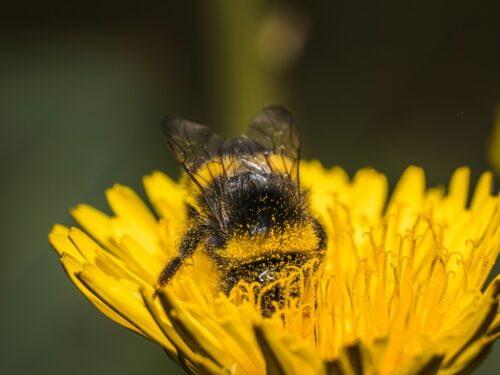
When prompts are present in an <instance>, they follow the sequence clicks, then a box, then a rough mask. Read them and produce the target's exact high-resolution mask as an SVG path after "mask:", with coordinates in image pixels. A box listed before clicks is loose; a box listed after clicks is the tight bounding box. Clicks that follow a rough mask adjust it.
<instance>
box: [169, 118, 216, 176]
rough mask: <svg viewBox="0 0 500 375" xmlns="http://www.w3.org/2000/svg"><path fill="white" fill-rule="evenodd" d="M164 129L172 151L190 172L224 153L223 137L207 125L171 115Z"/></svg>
mask: <svg viewBox="0 0 500 375" xmlns="http://www.w3.org/2000/svg"><path fill="white" fill-rule="evenodd" d="M162 130H163V134H164V136H165V139H166V141H167V145H168V147H169V149H170V152H171V153H172V155H173V156H174V157H175V158H176V159H177V161H178V162H179V163H180V164H181V165H182V167H183V168H184V169H185V170H186V172H188V173H194V172H196V170H197V169H199V168H200V167H201V166H203V165H204V164H205V163H207V162H209V161H211V160H213V159H218V158H219V157H220V155H221V153H222V143H223V140H222V138H221V137H220V136H219V135H217V134H215V133H214V132H213V130H212V129H210V128H209V127H207V126H205V125H199V124H195V123H193V122H190V121H187V120H183V119H181V118H178V117H171V116H169V117H166V118H165V119H164V120H163V122H162Z"/></svg>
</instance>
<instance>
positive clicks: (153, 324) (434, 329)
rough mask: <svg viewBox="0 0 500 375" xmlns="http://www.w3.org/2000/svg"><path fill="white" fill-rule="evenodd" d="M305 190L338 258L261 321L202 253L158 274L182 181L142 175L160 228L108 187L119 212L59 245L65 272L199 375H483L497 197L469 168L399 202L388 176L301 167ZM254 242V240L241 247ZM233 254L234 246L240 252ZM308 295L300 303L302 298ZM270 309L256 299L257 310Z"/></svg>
mask: <svg viewBox="0 0 500 375" xmlns="http://www.w3.org/2000/svg"><path fill="white" fill-rule="evenodd" d="M301 182H302V184H303V185H305V187H306V188H307V189H308V190H309V191H310V200H311V210H312V211H313V212H314V213H315V214H316V215H317V216H318V217H319V218H320V220H321V223H322V225H323V227H324V229H325V232H326V234H327V248H326V255H325V257H324V259H322V261H321V264H316V262H315V261H314V259H313V260H312V261H311V262H308V263H307V264H306V265H305V266H303V267H301V268H296V269H295V270H293V271H292V272H290V273H289V274H287V275H286V276H285V277H282V278H281V279H279V280H278V281H277V283H279V285H280V287H281V288H282V290H283V295H284V296H285V298H284V301H280V302H279V303H276V302H275V303H274V308H273V310H272V313H271V314H269V316H263V314H262V310H261V303H260V300H261V299H262V298H264V297H263V296H264V293H265V290H263V289H264V288H262V289H259V288H254V287H253V286H252V285H251V284H248V283H245V282H244V281H241V282H239V283H238V284H236V286H235V287H233V288H232V290H231V291H230V292H229V293H227V295H226V294H224V293H221V292H220V291H219V289H218V287H217V285H218V280H217V278H218V277H220V276H218V274H217V269H216V267H214V264H213V262H212V261H211V259H209V258H208V257H207V256H206V255H204V253H203V252H196V253H195V254H194V255H193V256H192V258H190V260H189V261H188V262H187V263H186V264H185V265H184V266H183V267H181V269H180V270H179V272H178V273H177V274H176V275H175V277H174V278H173V279H172V280H171V282H170V283H168V284H167V285H166V286H164V287H163V288H161V289H160V290H158V291H157V293H158V294H157V297H158V298H155V297H154V296H155V292H156V290H155V286H156V283H157V279H158V275H159V274H160V273H161V271H162V268H163V267H164V266H165V263H166V262H167V261H168V260H169V259H170V258H172V257H174V256H175V255H176V254H177V244H178V242H179V239H180V238H181V236H182V235H183V233H184V231H185V228H186V221H187V218H186V212H185V206H184V202H185V200H186V198H187V196H188V195H189V192H188V191H186V189H185V185H183V184H182V183H176V182H174V181H173V180H171V179H170V178H169V177H167V176H166V175H164V174H162V173H160V172H155V173H153V174H151V175H149V176H146V177H145V178H144V186H145V190H146V193H147V195H148V198H149V200H150V202H151V204H152V205H153V207H154V209H155V211H156V214H157V215H158V218H157V217H156V216H155V215H154V214H153V213H151V212H150V210H149V209H148V207H147V206H146V205H145V204H144V203H143V202H142V201H141V199H140V198H139V197H138V196H137V195H136V193H134V192H133V191H132V190H131V189H129V188H127V187H125V186H121V185H115V186H114V187H113V188H111V189H110V190H108V191H107V199H108V202H109V205H110V206H111V209H112V210H113V212H114V216H108V215H106V214H104V213H102V212H100V211H98V210H96V209H95V208H92V207H90V206H87V205H80V206H78V207H77V208H75V209H74V210H73V211H72V215H73V217H74V218H75V219H76V221H77V222H78V223H79V224H80V225H81V227H82V228H83V230H81V229H78V228H66V227H64V226H61V225H56V226H55V227H54V229H53V230H52V232H51V233H50V236H49V237H50V243H51V244H52V246H53V247H54V248H55V249H56V251H57V253H58V254H59V256H60V258H61V262H62V265H63V267H64V269H65V270H66V272H67V274H68V276H69V277H70V278H71V280H72V281H73V283H74V284H75V285H76V286H77V287H78V289H79V290H80V291H81V292H82V293H83V294H84V295H85V296H86V297H87V298H88V299H89V300H90V301H91V302H92V303H93V304H94V305H95V306H96V307H97V308H98V309H99V310H101V311H102V312H103V313H104V314H106V315H107V316H108V317H110V318H111V319H113V320H114V321H116V322H117V323H119V324H121V325H123V326H125V327H127V328H129V329H131V330H133V331H134V332H136V333H138V334H140V335H142V336H144V337H146V338H148V339H150V340H151V341H153V342H156V343H157V344H159V345H161V346H162V347H164V348H165V349H166V351H167V353H168V354H169V355H170V356H171V357H172V358H173V359H174V360H175V361H176V362H177V363H179V364H180V365H181V366H183V367H184V368H185V369H186V370H187V371H188V372H192V373H213V374H227V373H234V374H262V373H266V371H267V373H269V374H275V373H276V374H308V373H317V374H331V373H339V374H393V373H394V374H423V373H426V374H427V373H436V372H437V371H438V370H439V371H440V372H439V373H440V374H455V373H461V372H466V371H469V370H471V369H472V368H474V367H475V366H476V365H477V364H478V363H479V362H480V360H481V359H482V358H483V357H484V356H485V354H486V353H487V350H488V349H489V347H490V346H491V345H492V343H493V342H494V341H495V339H496V338H497V337H498V335H499V334H500V314H498V311H499V310H498V299H499V294H500V278H499V277H498V276H497V277H496V278H495V279H494V280H493V281H492V282H491V283H490V285H489V286H488V287H486V288H484V284H485V281H486V279H487V277H488V275H489V273H490V271H491V269H492V266H493V265H494V262H495V260H496V258H497V255H498V252H499V249H500V210H499V208H500V197H499V196H495V195H492V194H491V186H492V176H491V174H489V173H485V174H483V175H482V176H481V178H480V180H479V182H478V184H477V186H476V188H475V191H474V193H473V196H472V200H471V202H470V204H468V185H469V170H468V169H466V168H461V169H458V170H457V171H456V172H455V174H454V175H453V177H452V179H451V182H450V185H449V188H448V190H447V192H445V190H444V189H442V188H433V189H427V188H426V184H425V177H424V172H423V171H422V170H421V169H420V168H417V167H410V168H408V169H407V170H406V171H405V173H404V174H403V176H402V177H401V179H400V181H399V183H398V185H397V187H396V189H395V191H394V193H393V194H392V195H391V197H390V199H387V190H388V188H387V181H386V178H385V176H384V175H382V174H380V173H378V172H376V171H374V170H372V169H363V170H360V171H358V172H357V173H356V175H355V176H354V178H353V179H352V180H350V179H349V177H348V176H347V175H346V173H345V172H344V171H343V170H342V169H340V168H332V169H325V168H324V167H322V166H321V165H320V164H319V163H317V162H308V163H303V164H302V166H301ZM242 246H244V244H242ZM235 251H236V250H235ZM297 289H298V290H299V291H300V292H299V293H297V292H296V291H297ZM259 299H260V300H259Z"/></svg>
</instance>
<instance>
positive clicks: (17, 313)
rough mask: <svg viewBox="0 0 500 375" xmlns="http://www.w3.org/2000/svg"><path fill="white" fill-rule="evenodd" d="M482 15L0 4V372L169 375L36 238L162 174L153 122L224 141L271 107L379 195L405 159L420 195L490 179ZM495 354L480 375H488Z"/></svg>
mask: <svg viewBox="0 0 500 375" xmlns="http://www.w3.org/2000/svg"><path fill="white" fill-rule="evenodd" d="M497 4H498V2H497V1H483V2H476V3H473V2H470V1H453V2H449V1H404V2H402V1H384V2H370V1H365V2H359V1H352V0H345V1H317V2H314V3H313V4H311V2H306V1H286V2H285V1H262V0H261V1H257V0H253V1H217V0H206V1H193V2H188V1H186V2H182V1H176V2H174V1H170V2H168V1H165V2H163V3H162V4H142V3H141V4H140V5H139V4H138V3H137V4H135V3H134V4H132V3H127V2H116V3H112V2H107V3H101V2H93V1H85V2H82V1H77V2H72V3H71V5H70V4H69V3H66V2H64V3H63V2H51V1H48V2H43V5H42V3H40V5H38V6H37V5H35V2H23V3H11V4H9V3H4V4H3V5H2V13H1V14H0V29H1V33H0V47H1V48H0V115H1V117H0V119H1V122H0V178H1V180H0V181H1V184H0V208H1V215H0V228H1V236H0V300H1V305H0V322H1V326H2V330H1V334H0V345H1V347H0V353H1V358H0V373H2V374H33V373H36V374H69V373H71V374H74V375H77V374H122V375H126V374H165V373H171V374H177V373H181V371H180V370H179V369H178V368H177V367H175V365H173V364H172V363H171V362H170V360H169V359H168V358H167V356H166V355H165V354H164V353H163V352H162V350H161V349H160V348H158V347H157V346H155V345H154V344H152V343H149V342H148V341H146V340H144V339H142V338H140V337H138V336H136V335H134V334H132V333H130V332H128V331H127V330H125V329H123V328H121V327H119V326H118V325H116V324H114V323H112V322H111V321H109V320H108V319H107V318H106V317H104V316H103V315H102V314H101V313H99V312H98V311H97V310H96V309H95V308H94V307H92V306H91V305H90V304H89V303H88V302H87V301H86V300H85V298H84V297H83V296H82V295H80V293H79V292H77V291H76V289H75V288H74V287H73V285H72V284H71V283H70V282H69V280H68V279H67V278H66V276H65V274H64V272H63V270H62V268H61V267H60V265H59V262H58V259H57V257H56V255H55V253H53V252H52V250H51V249H50V247H49V245H48V243H47V233H48V231H49V230H50V228H51V227H52V225H53V224H54V223H64V224H67V225H68V224H71V223H72V221H71V219H70V218H69V215H68V209H69V208H70V207H73V206H75V205H76V204H78V203H80V202H86V203H91V204H92V205H94V206H97V207H99V208H103V209H104V208H105V207H106V203H105V200H104V191H105V189H106V188H108V187H109V186H111V185H112V184H113V183H115V182H121V183H124V184H127V185H130V186H132V187H134V188H136V189H138V190H139V191H140V192H141V195H143V192H142V188H141V177H142V176H143V175H144V174H147V173H149V172H151V171H153V170H155V169H161V170H164V171H167V172H168V173H169V174H170V175H177V174H178V169H177V167H176V165H175V164H174V162H173V160H172V159H171V158H170V156H169V155H168V152H167V150H166V147H165V145H164V142H163V139H162V136H161V132H160V128H159V123H160V119H161V117H162V116H163V115H165V114H177V115H181V116H183V117H185V118H188V119H192V120H195V121H198V122H201V123H206V124H210V125H212V126H213V127H215V128H216V129H217V130H219V131H220V132H221V133H223V134H224V135H236V134H239V133H240V132H241V131H242V129H243V128H244V126H245V125H246V123H247V122H248V120H249V119H250V117H251V116H252V115H253V114H255V113H256V112H257V111H258V110H259V109H260V108H261V107H262V106H263V105H265V104H268V103H280V104H283V105H285V106H286V107H288V108H289V109H290V111H291V112H292V113H294V115H295V116H296V118H297V119H298V120H299V122H300V123H301V126H302V134H303V145H304V146H303V154H304V156H305V157H306V158H318V159H320V160H321V161H323V162H324V163H325V164H326V165H333V164H338V165H341V166H343V167H345V168H346V169H347V171H348V172H349V173H351V174H352V173H353V172H354V171H355V170H356V169H358V168H360V167H364V166H373V167H375V168H377V169H379V170H380V171H383V172H385V173H386V174H387V175H388V177H389V179H390V181H391V186H394V182H395V181H396V179H397V177H398V176H399V175H400V174H401V173H402V171H403V170H404V168H405V167H406V166H407V165H409V164H417V165H421V166H423V167H424V168H425V170H426V172H427V176H428V181H429V183H430V184H433V185H435V184H444V183H447V181H448V179H449V177H450V176H451V174H452V173H453V171H454V169H455V168H457V167H459V166H462V165H468V166H470V167H471V168H472V176H473V180H474V181H475V180H476V179H477V177H478V175H479V174H480V173H481V172H482V171H484V170H487V169H489V168H491V165H490V164H489V162H488V158H487V155H488V152H487V146H488V144H489V142H490V141H489V137H490V135H491V134H492V132H493V124H494V116H495V110H496V106H497V104H498V103H499V102H500V48H499V47H500V46H499V43H500V27H499V26H498V15H499V14H500V7H499V6H498V5H497ZM133 5H135V6H133ZM498 134H500V132H498ZM496 151H498V152H500V150H496ZM494 272H495V273H498V265H497V268H496V270H495V271H494ZM499 349H500V347H498V346H497V347H496V348H495V349H494V350H493V353H492V354H491V355H490V357H489V359H488V360H487V362H486V363H485V364H484V365H483V366H482V367H481V368H480V369H479V371H478V373H479V374H492V373H494V372H495V370H497V369H498V366H499V365H500V358H499V357H500V350H499Z"/></svg>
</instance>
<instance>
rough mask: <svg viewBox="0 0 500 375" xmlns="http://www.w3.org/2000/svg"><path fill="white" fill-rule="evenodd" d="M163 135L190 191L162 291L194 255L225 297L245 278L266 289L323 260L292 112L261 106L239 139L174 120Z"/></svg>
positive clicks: (322, 236) (166, 124)
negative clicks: (207, 263)
mask: <svg viewBox="0 0 500 375" xmlns="http://www.w3.org/2000/svg"><path fill="white" fill-rule="evenodd" d="M162 130H163V134H164V136H165V139H166V142H167V145H168V147H169V149H170V151H171V153H172V155H173V156H174V157H175V159H177V161H178V162H179V163H180V165H181V166H182V168H183V169H184V172H185V177H184V180H185V182H186V184H187V185H188V186H187V187H188V189H189V191H190V192H191V194H190V196H189V199H188V201H187V202H186V212H187V218H188V220H187V229H186V231H185V233H184V235H183V236H182V238H181V240H180V243H179V246H178V255H177V256H175V257H174V258H173V259H171V260H170V261H169V262H168V263H167V264H166V266H165V268H164V269H163V271H162V272H161V274H160V276H159V278H158V283H157V287H162V286H164V285H165V284H167V283H168V282H169V281H170V280H171V279H172V278H173V277H174V275H175V274H176V272H177V271H178V270H179V269H180V267H181V266H182V265H183V263H184V262H185V260H186V259H187V258H189V257H191V256H192V255H193V254H194V253H195V252H196V251H204V252H205V253H206V255H207V256H208V257H209V258H210V259H211V260H212V261H213V262H214V265H215V266H216V268H217V269H218V271H219V275H220V277H219V279H220V280H219V281H218V284H219V288H220V291H222V292H224V293H225V294H229V292H230V291H231V289H232V288H233V287H234V286H235V285H236V284H237V283H238V282H239V281H240V280H243V281H245V282H247V283H250V284H251V283H253V284H254V285H257V286H260V287H264V286H266V285H269V284H270V283H273V282H275V281H277V280H278V279H279V278H280V277H283V276H284V275H286V274H287V272H288V271H289V270H291V269H292V268H295V269H297V267H301V266H303V265H304V264H305V263H306V262H308V261H310V260H312V259H319V260H321V259H322V257H323V255H324V250H325V244H326V235H325V231H324V229H323V227H322V226H321V224H320V223H319V221H318V220H317V218H316V217H315V216H314V215H313V214H312V213H311V211H310V208H309V199H308V193H307V191H306V190H304V189H302V188H301V186H300V179H299V171H300V169H299V162H300V138H299V132H298V127H297V123H296V122H295V120H294V119H293V118H292V116H291V115H290V114H289V113H288V111H287V110H285V109H284V108H282V107H279V106H269V107H266V108H264V109H263V110H262V111H261V112H260V113H258V114H257V115H256V116H255V117H254V118H253V119H252V120H251V122H250V124H249V126H248V130H247V132H246V134H244V135H242V136H240V137H236V138H228V139H223V138H222V137H220V136H219V135H217V134H215V133H214V132H213V131H212V130H211V129H210V128H209V127H207V126H203V125H199V124H195V123H192V122H189V121H186V120H183V119H180V118H177V117H167V118H165V119H164V120H163V122H162ZM276 293H278V294H279V292H276V291H275V295H274V296H273V299H274V300H276V298H279V296H278V297H277V295H276Z"/></svg>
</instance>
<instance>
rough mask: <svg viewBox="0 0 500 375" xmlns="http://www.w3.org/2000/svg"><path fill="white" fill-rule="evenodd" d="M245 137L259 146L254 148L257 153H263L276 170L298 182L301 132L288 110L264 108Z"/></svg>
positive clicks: (277, 107)
mask: <svg viewBox="0 0 500 375" xmlns="http://www.w3.org/2000/svg"><path fill="white" fill-rule="evenodd" d="M246 137H247V139H248V140H249V141H250V143H252V144H255V145H257V146H253V149H254V150H256V151H258V152H263V153H264V155H265V156H266V158H267V161H268V162H269V163H271V164H272V165H271V167H272V168H273V169H274V170H275V171H276V170H278V171H280V172H285V173H287V174H288V175H289V176H290V177H291V178H292V179H295V180H296V182H297V183H298V182H299V161H300V135H299V129H298V125H297V122H296V121H295V119H294V118H293V117H292V115H291V114H290V113H289V112H288V111H287V110H286V109H285V108H283V107H280V106H269V107H265V108H264V109H263V110H262V111H261V112H260V113H258V114H257V115H256V116H255V117H254V118H253V119H252V121H251V122H250V125H249V126H248V131H247V135H246ZM273 156H274V157H273ZM276 156H278V158H276Z"/></svg>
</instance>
